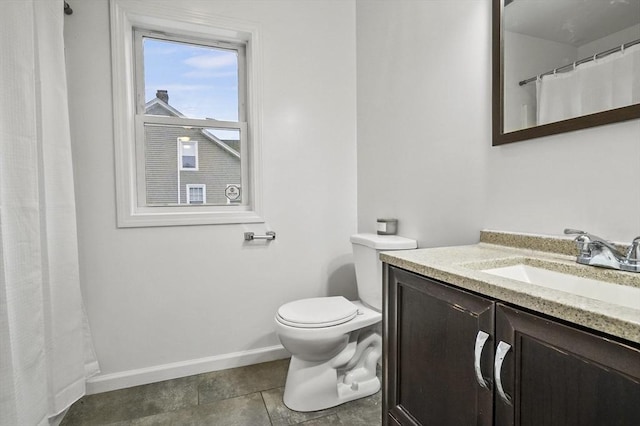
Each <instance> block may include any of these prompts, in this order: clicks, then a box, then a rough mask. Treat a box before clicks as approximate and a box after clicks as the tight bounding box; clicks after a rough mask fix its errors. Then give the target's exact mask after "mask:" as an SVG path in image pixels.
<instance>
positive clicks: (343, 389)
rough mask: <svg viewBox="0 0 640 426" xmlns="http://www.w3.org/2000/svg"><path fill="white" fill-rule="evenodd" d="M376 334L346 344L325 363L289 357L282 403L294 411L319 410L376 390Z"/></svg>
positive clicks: (378, 339) (377, 343) (377, 349)
mask: <svg viewBox="0 0 640 426" xmlns="http://www.w3.org/2000/svg"><path fill="white" fill-rule="evenodd" d="M380 341H381V339H380V335H378V334H377V333H367V337H366V339H364V340H360V342H359V347H356V342H353V344H351V345H348V346H347V348H345V350H344V351H343V352H342V353H340V354H339V355H337V356H336V357H334V358H333V359H331V360H328V361H325V362H313V361H305V360H302V359H300V358H297V357H296V356H295V355H294V356H292V357H291V362H290V364H289V372H288V373H287V382H286V384H285V388H284V396H283V401H284V404H285V405H286V406H287V407H288V408H290V409H291V410H294V411H302V412H307V411H319V410H324V409H326V408H330V407H335V406H337V405H340V404H344V403H346V402H349V401H353V400H355V399H359V398H364V397H367V396H369V395H373V394H374V393H376V392H378V391H379V390H380V379H378V377H377V375H376V366H377V364H378V360H379V359H380V356H381V350H380V349H381V348H380V343H381V342H380Z"/></svg>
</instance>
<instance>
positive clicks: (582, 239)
mask: <svg viewBox="0 0 640 426" xmlns="http://www.w3.org/2000/svg"><path fill="white" fill-rule="evenodd" d="M564 233H565V234H567V235H577V237H576V238H575V239H574V241H575V243H576V246H577V247H578V251H579V254H578V258H583V259H587V258H589V257H591V248H590V247H589V244H590V243H591V238H590V237H591V236H590V235H589V233H588V232H584V231H580V230H577V229H570V228H567V229H565V230H564Z"/></svg>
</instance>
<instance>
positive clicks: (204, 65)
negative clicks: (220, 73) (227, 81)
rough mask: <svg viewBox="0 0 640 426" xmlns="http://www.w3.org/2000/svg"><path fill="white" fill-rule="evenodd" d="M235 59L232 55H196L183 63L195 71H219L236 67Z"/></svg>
mask: <svg viewBox="0 0 640 426" xmlns="http://www.w3.org/2000/svg"><path fill="white" fill-rule="evenodd" d="M236 62H237V61H236V57H235V55H233V54H227V55H216V56H213V55H198V56H192V57H191V58H188V59H186V60H185V61H184V63H185V64H187V65H189V66H192V67H194V68H197V69H219V68H225V67H228V66H235V65H236Z"/></svg>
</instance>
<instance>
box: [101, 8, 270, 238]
mask: <svg viewBox="0 0 640 426" xmlns="http://www.w3.org/2000/svg"><path fill="white" fill-rule="evenodd" d="M163 8H164V9H162V8H159V9H157V10H154V11H150V10H148V8H144V7H143V6H142V5H141V4H138V3H130V2H124V1H120V0H113V1H112V2H111V16H112V32H113V34H114V37H113V44H112V46H113V47H112V48H113V49H114V62H113V63H114V65H113V75H114V85H113V87H114V105H115V111H116V114H115V119H114V122H115V129H116V172H117V176H116V177H117V183H118V188H117V189H118V225H119V226H164V225H182V224H186V225H190V224H208V223H211V224H215V223H247V222H262V221H263V219H262V218H261V216H260V214H259V211H258V208H259V205H258V204H259V203H260V197H259V191H258V189H259V188H258V186H259V179H258V176H259V174H260V173H259V172H260V170H259V167H258V166H259V164H258V163H257V162H256V159H257V158H259V153H258V152H257V151H258V149H259V144H258V143H257V142H256V139H257V138H258V137H259V132H258V131H257V130H259V126H256V128H254V125H255V123H249V121H248V117H249V116H252V117H254V118H255V117H258V116H259V114H258V112H257V111H258V108H257V107H256V100H257V97H256V96H252V97H251V100H252V102H249V100H248V98H249V96H248V95H249V92H248V90H247V88H248V87H250V86H251V87H255V86H256V82H257V81H258V80H257V78H256V73H258V72H259V63H258V62H257V61H256V58H257V57H258V55H257V54H256V51H257V47H256V43H255V42H254V38H255V36H256V34H257V29H255V28H252V27H251V26H249V25H248V24H243V23H240V22H238V23H237V25H238V26H241V27H243V28H242V29H238V30H233V29H229V26H228V25H229V23H228V22H224V23H221V27H222V28H224V29H220V30H218V29H216V28H215V23H216V19H217V18H216V17H215V16H210V17H207V22H208V24H207V25H202V24H199V22H200V21H201V20H202V19H201V18H202V17H201V16H190V15H189V14H188V11H184V10H180V9H179V8H175V9H173V8H172V6H171V5H169V4H168V5H165V6H163ZM165 9H166V10H165ZM169 9H171V10H169ZM154 13H155V15H154ZM250 43H251V49H249V48H248V46H249V44H250ZM129 46H133V49H130V48H129ZM248 52H249V54H248ZM248 56H249V57H248ZM247 64H250V65H251V67H250V69H251V74H249V73H248V69H249V67H248V65H247ZM248 81H250V82H252V84H251V85H250V84H249V83H248ZM129 82H130V83H129ZM127 84H130V86H127ZM254 121H255V120H254ZM249 129H252V132H251V138H252V140H249V131H248V130H249ZM230 188H231V189H230ZM240 188H242V190H240Z"/></svg>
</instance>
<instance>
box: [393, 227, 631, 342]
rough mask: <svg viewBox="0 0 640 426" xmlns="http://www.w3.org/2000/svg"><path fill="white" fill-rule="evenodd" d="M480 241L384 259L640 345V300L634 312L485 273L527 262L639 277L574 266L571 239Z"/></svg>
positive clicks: (603, 277) (596, 275)
mask: <svg viewBox="0 0 640 426" xmlns="http://www.w3.org/2000/svg"><path fill="white" fill-rule="evenodd" d="M480 241H481V242H480V243H479V244H475V245H470V246H457V247H438V248H427V249H417V250H398V251H391V252H383V253H381V255H380V259H381V260H382V261H383V262H386V263H388V264H390V265H393V266H397V267H399V268H402V269H406V270H408V271H411V272H415V273H417V274H420V275H425V276H428V277H431V278H434V279H437V280H440V281H444V282H447V283H450V284H453V285H455V286H458V287H461V288H464V289H467V290H471V291H474V292H477V293H480V294H484V295H486V296H489V297H492V298H495V299H498V300H501V301H504V302H508V303H511V304H514V305H517V306H521V307H524V308H527V309H530V310H533V311H536V312H540V313H543V314H547V315H550V316H552V317H556V318H560V319H563V320H566V321H569V322H572V323H575V324H580V325H582V326H585V327H588V328H591V329H594V330H598V331H601V332H604V333H608V334H611V335H613V336H618V337H621V338H623V339H626V340H629V341H632V342H636V343H640V300H638V304H637V306H638V308H637V309H633V308H630V307H625V306H618V305H614V304H611V303H606V302H602V301H598V300H595V299H590V298H587V297H582V296H578V295H574V294H571V293H565V292H562V291H558V290H553V289H550V288H545V287H540V286H536V285H533V284H527V283H524V282H522V281H517V280H513V279H509V278H502V277H499V276H496V275H492V274H488V273H485V272H482V270H483V269H490V268H497V267H502V266H510V265H515V264H527V265H531V266H538V267H543V268H545V269H550V270H555V271H557V272H562V273H569V274H572V275H577V276H581V277H585V278H591V279H596V280H600V281H608V282H612V283H615V284H620V285H628V286H633V287H638V288H640V274H637V273H631V272H620V271H615V270H611V269H604V268H596V267H593V266H585V265H580V264H578V263H576V262H575V256H572V255H569V254H566V253H567V252H571V251H572V250H573V248H572V241H571V240H570V239H569V240H568V239H565V238H553V237H537V236H530V235H528V236H522V235H518V234H509V233H500V232H495V231H490V232H488V231H483V233H482V235H481V239H480ZM514 246H515V247H514ZM524 247H534V248H535V250H532V249H529V248H524ZM563 253H565V254H563Z"/></svg>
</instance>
